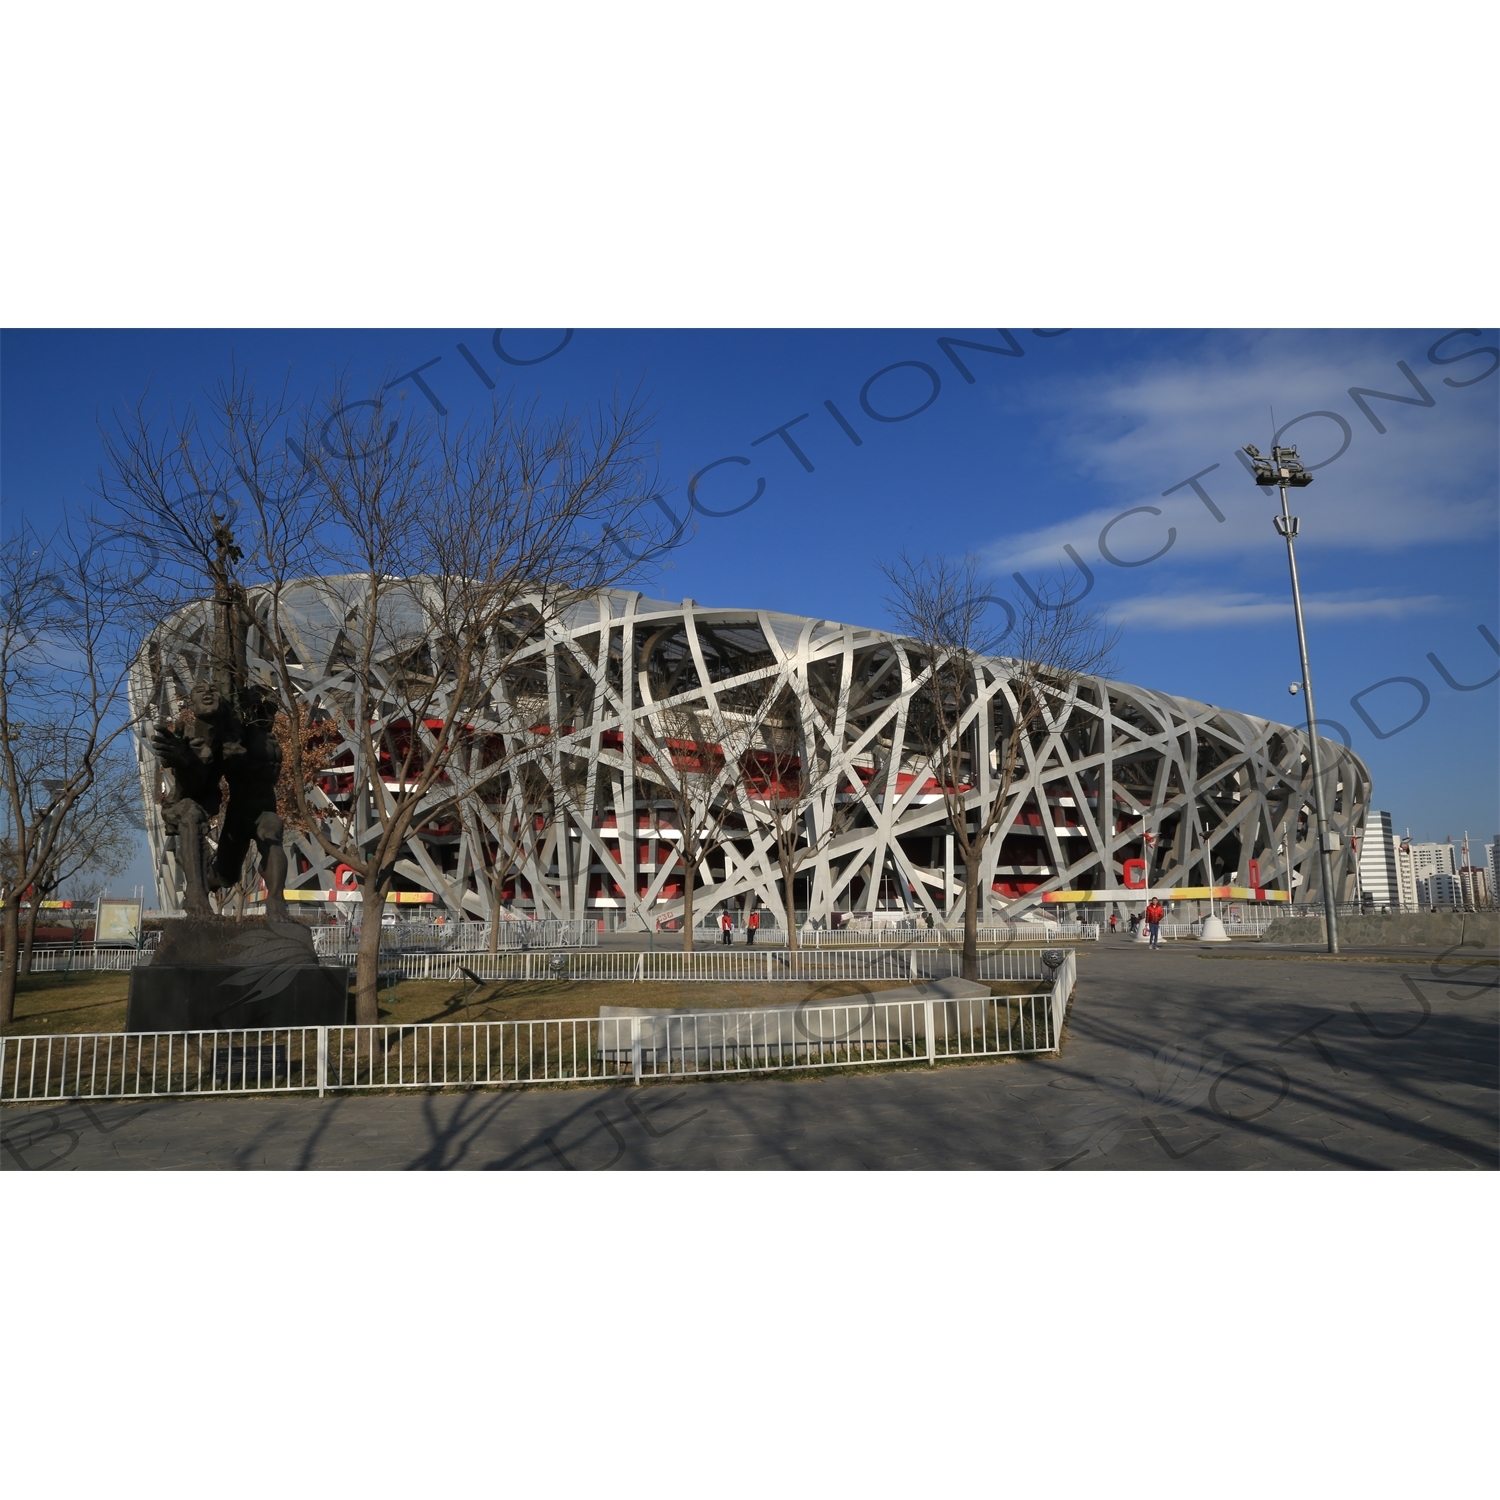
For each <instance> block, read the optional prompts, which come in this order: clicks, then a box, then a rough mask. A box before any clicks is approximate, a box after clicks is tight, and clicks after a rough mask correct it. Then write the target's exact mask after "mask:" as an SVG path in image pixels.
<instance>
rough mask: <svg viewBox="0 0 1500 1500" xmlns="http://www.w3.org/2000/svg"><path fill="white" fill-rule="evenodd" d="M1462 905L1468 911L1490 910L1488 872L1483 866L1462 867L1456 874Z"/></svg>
mask: <svg viewBox="0 0 1500 1500" xmlns="http://www.w3.org/2000/svg"><path fill="white" fill-rule="evenodd" d="M1458 883H1459V886H1460V888H1461V890H1462V894H1463V904H1464V905H1465V906H1466V907H1468V909H1469V910H1470V911H1488V910H1489V909H1490V872H1489V871H1488V870H1486V869H1485V867H1484V866H1483V865H1464V866H1462V867H1461V868H1460V869H1459V872H1458Z"/></svg>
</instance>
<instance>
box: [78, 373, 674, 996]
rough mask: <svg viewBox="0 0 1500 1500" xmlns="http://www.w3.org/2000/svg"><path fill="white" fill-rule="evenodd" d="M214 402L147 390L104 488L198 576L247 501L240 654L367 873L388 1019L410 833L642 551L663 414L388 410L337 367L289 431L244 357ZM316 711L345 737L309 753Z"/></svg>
mask: <svg viewBox="0 0 1500 1500" xmlns="http://www.w3.org/2000/svg"><path fill="white" fill-rule="evenodd" d="M212 407H213V420H212V422H211V423H209V424H208V425H207V426H204V427H200V425H199V423H198V420H197V418H196V416H194V415H193V414H192V413H189V414H188V415H187V416H186V417H184V418H183V419H181V420H179V421H176V422H175V423H170V424H169V425H168V429H167V431H166V433H165V434H163V433H161V432H159V431H158V430H157V429H156V428H155V426H154V425H152V423H153V420H154V419H152V418H151V417H150V414H148V413H147V412H145V410H144V409H141V410H139V411H138V412H137V413H136V414H135V416H134V417H133V419H132V420H131V421H130V422H128V423H127V424H125V425H124V426H123V427H122V433H121V436H120V438H118V439H117V440H114V441H113V442H112V444H111V449H110V458H111V462H112V465H113V477H112V481H111V482H110V483H108V484H107V486H106V488H107V491H108V493H109V494H110V496H111V498H113V499H114V500H115V502H116V503H117V504H118V505H119V507H120V509H121V510H122V511H123V512H124V513H125V514H126V515H127V516H129V517H130V518H131V519H132V520H133V522H134V523H135V524H137V525H139V526H141V527H143V528H145V529H147V530H148V531H151V532H152V533H153V534H156V533H159V534H160V535H161V536H162V537H163V538H164V539H165V540H164V542H163V550H164V551H170V553H171V555H172V556H173V558H174V559H176V560H177V561H178V562H179V563H180V564H181V566H182V569H183V571H184V573H185V574H191V573H192V572H194V571H196V572H197V574H198V576H199V577H200V579H201V578H211V577H212V576H213V573H212V566H213V562H214V559H213V557H212V556H211V555H210V553H209V551H208V550H207V544H206V543H205V542H204V541H203V540H202V538H203V535H204V533H205V531H208V532H212V533H214V534H217V531H218V529H220V528H223V527H224V526H226V525H227V524H228V519H227V518H228V517H230V516H233V517H234V525H235V528H236V529H235V536H236V543H237V547H239V548H242V552H243V555H242V557H240V558H237V559H236V568H237V574H236V578H235V580H234V583H235V585H236V586H238V587H240V588H242V589H243V597H244V601H245V608H246V609H247V610H248V611H249V613H250V615H251V616H252V618H253V626H252V628H251V629H250V631H249V635H248V644H247V648H246V656H247V664H246V671H247V672H248V673H249V675H250V676H252V677H253V678H255V680H256V681H257V683H258V684H260V687H261V689H263V690H264V691H266V692H269V693H271V694H273V695H274V697H275V701H276V707H277V709H278V710H279V712H280V714H281V715H284V716H285V719H286V726H285V731H284V732H282V733H279V734H278V736H277V738H278V741H279V743H280V749H281V754H282V757H283V760H284V762H285V764H284V774H283V778H282V782H281V784H280V785H281V787H284V788H285V789H286V794H287V801H288V804H289V806H288V811H289V814H291V816H292V818H293V820H294V821H295V822H296V823H297V824H298V825H299V826H300V827H301V828H302V829H303V830H305V833H304V837H306V838H307V839H309V840H311V841H312V842H313V843H314V844H315V845H316V846H317V847H318V848H319V849H320V850H321V851H322V853H323V854H324V855H325V856H327V857H328V858H330V859H331V860H336V861H337V862H338V863H340V864H343V865H345V866H347V867H348V868H349V869H350V870H351V871H352V872H353V873H354V876H355V878H356V880H357V883H358V886H359V890H360V894H361V900H362V903H363V917H362V928H361V937H360V944H359V949H358V955H357V958H356V964H355V994H356V999H355V1010H356V1017H357V1019H358V1021H359V1022H360V1023H361V1024H369V1023H373V1022H374V1021H375V1020H376V1019H377V1018H378V1014H379V1012H378V1000H377V996H378V979H377V973H378V962H379V940H380V923H381V917H382V915H383V914H384V909H385V902H386V897H387V896H388V895H389V893H390V892H391V890H392V889H393V886H394V883H395V881H396V879H397V875H398V872H397V863H398V861H399V860H400V858H401V857H402V851H403V847H404V846H406V845H407V843H408V839H409V837H410V836H411V835H412V834H413V833H414V831H415V830H417V829H419V828H420V827H421V826H422V825H423V824H424V823H425V822H428V821H430V820H431V819H432V818H433V817H434V816H435V815H436V814H437V813H439V812H441V810H442V809H444V808H451V807H452V805H453V804H454V803H455V801H457V800H459V799H461V798H468V797H475V796H483V795H484V792H485V790H486V789H487V788H490V787H492V786H494V785H496V784H497V783H499V782H500V780H501V779H502V778H503V776H504V773H505V771H506V768H507V766H508V764H509V762H510V759H511V755H512V751H511V749H510V747H509V742H507V740H506V736H507V735H508V734H514V733H515V731H517V730H518V728H523V727H524V726H521V725H519V724H518V723H517V722H516V720H515V718H514V716H513V714H512V713H511V711H510V709H509V707H508V706H507V705H506V703H505V702H504V701H502V700H503V694H497V692H496V684H498V683H500V682H502V681H503V680H504V678H505V676H506V674H507V672H508V670H509V669H510V668H511V666H512V665H513V664H514V663H515V662H516V661H517V659H518V658H520V657H522V656H524V655H525V654H526V653H527V652H528V651H529V650H532V649H534V648H535V647H536V645H537V643H538V642H540V641H541V639H542V638H543V636H544V634H545V631H546V630H547V628H548V625H549V624H550V623H551V622H552V621H553V620H554V619H555V618H556V617H557V615H558V613H559V612H560V611H561V610H563V609H564V608H566V607H567V606H568V605H569V604H570V603H571V602H572V601H574V600H576V599H577V598H578V597H579V595H580V594H581V593H583V592H585V591H588V590H592V589H597V588H600V587H604V586H607V585H608V584H609V583H610V582H612V581H614V580H615V579H617V578H618V577H620V576H621V575H622V574H623V573H624V572H625V571H626V569H627V568H632V567H635V566H636V565H637V564H636V560H635V559H636V558H637V557H638V556H639V555H640V552H641V550H642V548H643V547H644V548H645V550H646V551H648V552H649V548H650V544H651V542H652V540H653V533H652V531H651V528H650V526H649V525H647V524H643V523H642V516H643V514H644V510H645V507H647V506H649V505H650V504H651V502H652V501H654V500H655V499H656V498H657V492H656V487H655V480H654V475H653V473H652V472H651V470H650V466H649V464H648V462H647V458H646V452H645V439H646V434H647V430H648V427H649V417H648V415H647V413H646V412H645V410H644V408H643V406H642V404H641V402H640V400H639V398H638V397H636V398H632V399H630V400H628V401H624V402H619V401H617V402H616V403H615V404H614V405H613V406H612V407H609V408H600V409H598V410H596V411H594V412H592V413H591V414H589V415H588V416H587V417H582V418H580V417H577V416H573V415H570V414H568V413H563V414H561V415H558V416H545V417H544V416H540V415H538V413H537V412H536V411H535V410H534V409H532V408H521V407H516V406H514V405H505V404H497V405H495V406H493V407H491V408H490V409H489V410H488V411H487V412H486V413H485V414H484V415H483V416H481V417H480V418H478V419H477V420H476V421H475V422H473V423H472V424H470V425H467V426H464V427H462V428H458V429H455V428H452V427H450V426H448V425H446V424H436V423H431V422H429V423H425V424H424V423H423V422H421V421H418V420H416V419H415V418H413V417H412V415H411V414H410V413H409V412H406V413H404V414H403V415H401V416H399V417H397V418H396V419H394V420H393V419H392V417H391V410H390V408H389V407H388V406H387V405H385V404H383V403H382V401H381V399H380V397H379V396H378V394H377V395H376V396H372V397H369V398H358V399H356V396H355V393H354V392H353V391H352V390H351V389H349V388H348V386H347V385H341V386H338V387H336V388H335V389H334V391H333V392H332V395H331V397H330V399H329V401H328V403H327V408H326V409H328V410H330V411H331V414H330V415H328V416H326V417H322V418H321V419H320V416H321V413H320V416H312V415H308V414H306V413H304V414H303V415H301V416H300V417H299V418H298V419H297V420H296V423H295V426H294V428H293V432H294V434H295V435H290V434H289V435H287V436H286V437H285V438H281V437H278V435H277V432H276V430H275V429H277V427H278V426H279V424H280V423H282V422H283V421H284V420H286V412H287V408H286V403H285V402H284V401H282V400H280V399H279V398H273V399H271V400H269V401H260V400H259V399H258V398H257V397H256V396H255V394H254V392H253V390H252V389H251V387H250V386H249V384H248V382H247V381H245V380H244V379H243V378H242V377H239V376H236V377H234V378H232V379H231V380H230V381H229V382H228V383H227V384H226V385H225V386H223V387H221V388H220V390H219V391H218V392H217V393H216V395H215V397H214V399H213V402H212ZM205 497H206V498H205ZM313 573H317V574H321V575H322V576H321V577H320V578H318V579H317V580H316V581H315V582H312V583H310V582H309V581H308V579H307V575H309V574H313ZM309 588H312V589H314V590H315V592H316V594H317V598H318V602H319V606H320V608H321V609H323V610H324V611H325V612H326V615H327V617H328V618H330V619H331V620H333V621H335V622H336V627H335V628H336V630H337V649H336V650H335V652H334V654H333V659H332V662H331V665H330V668H329V671H330V674H331V675H330V676H328V677H327V678H326V679H325V680H323V681H322V682H321V683H320V684H319V687H318V694H317V698H318V701H317V703H316V705H310V704H309V703H308V701H307V698H306V696H305V693H304V687H305V672H306V664H305V662H304V660H303V657H302V647H301V645H300V644H299V641H298V619H297V603H298V600H299V598H305V594H306V590H308V589H309ZM318 725H321V726H324V727H325V733H326V735H327V736H330V737H335V738H336V744H335V747H334V748H333V750H332V751H331V753H329V752H328V750H327V747H326V745H325V746H324V748H323V750H322V751H320V756H321V764H320V765H319V767H318V768H316V769H314V768H313V767H311V766H310V765H309V764H308V745H309V730H310V728H311V727H313V726H318Z"/></svg>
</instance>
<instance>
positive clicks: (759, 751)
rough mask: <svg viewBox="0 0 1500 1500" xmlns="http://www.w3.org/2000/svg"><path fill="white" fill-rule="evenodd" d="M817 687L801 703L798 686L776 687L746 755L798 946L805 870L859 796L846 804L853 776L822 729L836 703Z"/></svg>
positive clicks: (757, 812)
mask: <svg viewBox="0 0 1500 1500" xmlns="http://www.w3.org/2000/svg"><path fill="white" fill-rule="evenodd" d="M812 692H813V689H812V688H811V686H810V687H809V695H810V696H809V698H808V700H807V701H806V702H803V703H799V702H798V701H797V697H796V694H795V693H794V692H793V691H792V690H791V688H789V687H784V688H781V689H780V690H779V691H777V692H776V693H775V695H774V697H773V699H772V701H771V703H770V705H769V707H768V710H767V711H766V713H765V714H764V717H763V718H762V720H761V724H760V732H759V735H758V736H757V738H756V740H755V743H754V747H753V748H752V749H751V750H750V752H749V754H748V755H747V756H746V758H745V771H746V781H747V784H748V785H749V786H750V788H751V790H750V794H749V808H750V811H751V814H752V816H755V817H757V818H758V819H760V820H761V821H763V823H764V825H765V827H766V830H767V832H768V833H769V834H770V838H771V850H772V852H773V854H774V857H775V859H776V865H777V869H778V872H779V873H780V876H781V891H782V904H783V906H784V907H785V911H786V928H787V946H788V947H789V948H792V949H795V948H797V947H798V946H799V933H798V930H797V899H796V887H797V875H798V872H799V871H801V870H802V868H803V867H804V866H805V865H808V864H810V863H811V862H812V861H814V860H815V859H817V857H818V855H819V854H821V853H822V852H823V851H824V850H825V849H827V848H828V846H829V844H830V843H831V842H832V841H833V839H834V838H835V837H836V836H837V835H838V834H839V833H840V832H841V831H842V829H843V828H844V827H845V826H846V824H847V823H848V822H849V821H850V816H851V809H852V807H853V805H854V799H853V798H851V799H849V801H848V803H847V804H846V805H845V806H843V807H841V806H840V805H839V800H838V792H839V787H840V785H841V784H842V783H843V782H844V780H845V779H846V777H847V774H848V773H847V771H846V770H845V768H844V766H843V765H842V763H841V762H839V761H838V760H837V758H836V757H835V756H834V755H833V753H832V751H831V750H830V749H829V748H828V747H829V746H831V744H832V737H831V734H825V735H823V736H820V735H819V733H818V720H819V717H820V710H821V718H822V720H823V723H824V726H825V728H826V727H828V726H831V725H832V723H833V715H834V712H835V710H836V704H831V703H830V704H821V705H820V704H816V703H815V702H814V701H813V698H812V696H811V694H812Z"/></svg>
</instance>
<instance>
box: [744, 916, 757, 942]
mask: <svg viewBox="0 0 1500 1500" xmlns="http://www.w3.org/2000/svg"><path fill="white" fill-rule="evenodd" d="M759 931H760V913H759V912H758V911H752V912H751V913H750V915H749V916H748V917H747V918H746V919H745V946H746V947H747V948H753V947H754V946H755V934H756V933H757V932H759Z"/></svg>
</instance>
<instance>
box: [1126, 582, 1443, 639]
mask: <svg viewBox="0 0 1500 1500" xmlns="http://www.w3.org/2000/svg"><path fill="white" fill-rule="evenodd" d="M1448 607H1450V601H1449V600H1447V599H1445V598H1443V597H1442V596H1441V595H1438V594H1422V595H1413V596H1408V597H1405V598H1371V597H1360V596H1358V595H1337V594H1322V595H1311V596H1307V597H1304V599H1303V601H1302V610H1303V613H1304V614H1305V615H1306V616H1307V618H1308V619H1309V620H1341V621H1342V620H1405V619H1409V618H1410V617H1411V616H1413V615H1425V614H1434V613H1436V612H1437V611H1439V610H1443V609H1446V608H1448ZM1108 614H1109V618H1110V619H1111V620H1113V621H1114V622H1115V623H1117V624H1120V625H1151V626H1155V627H1156V628H1157V629H1158V630H1201V629H1212V628H1214V627H1216V626H1237V625H1263V624H1266V623H1267V622H1269V621H1275V620H1290V619H1291V617H1292V602H1291V599H1290V598H1280V599H1278V598H1275V597H1273V596H1272V595H1269V594H1256V593H1238V594H1235V593H1223V592H1219V591H1214V592H1203V593H1183V594H1142V595H1139V596H1138V597H1136V598H1133V599H1119V600H1116V601H1114V602H1113V603H1111V604H1110V605H1109V606H1108Z"/></svg>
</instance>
